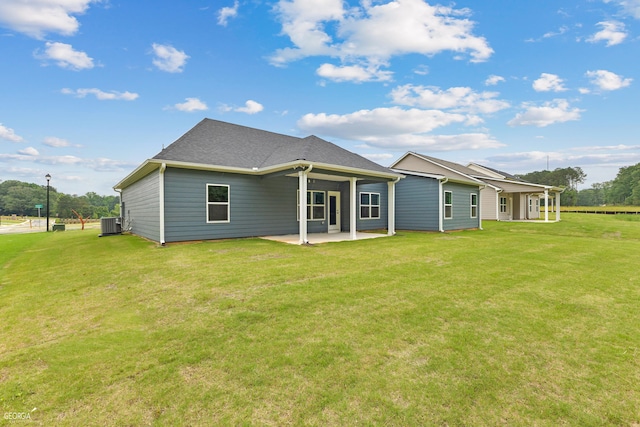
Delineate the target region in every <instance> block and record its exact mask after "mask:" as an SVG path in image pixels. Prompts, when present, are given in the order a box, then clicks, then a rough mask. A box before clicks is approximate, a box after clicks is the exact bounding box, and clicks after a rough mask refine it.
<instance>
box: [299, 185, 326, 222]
mask: <svg viewBox="0 0 640 427" xmlns="http://www.w3.org/2000/svg"><path fill="white" fill-rule="evenodd" d="M325 205H326V201H325V193H324V191H315V190H309V191H307V219H308V220H311V221H324V213H325ZM298 221H300V191H298Z"/></svg>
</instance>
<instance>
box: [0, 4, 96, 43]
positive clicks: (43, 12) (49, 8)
mask: <svg viewBox="0 0 640 427" xmlns="http://www.w3.org/2000/svg"><path fill="white" fill-rule="evenodd" d="M99 1H100V0H28V1H27V0H2V1H0V25H2V26H5V27H8V28H11V29H13V30H15V31H18V32H20V33H23V34H26V35H28V36H30V37H34V38H37V39H42V38H43V37H44V35H45V34H46V33H58V34H62V35H65V36H70V35H73V34H75V33H76V32H77V31H78V28H79V26H80V24H79V23H78V20H77V19H76V18H75V17H74V16H73V15H81V14H83V13H84V12H85V11H86V10H87V9H88V8H89V5H90V4H91V3H96V2H99Z"/></svg>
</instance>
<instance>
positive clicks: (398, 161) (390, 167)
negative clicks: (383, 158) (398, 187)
mask: <svg viewBox="0 0 640 427" xmlns="http://www.w3.org/2000/svg"><path fill="white" fill-rule="evenodd" d="M409 154H414V155H415V154H416V153H414V152H413V151H407V152H406V153H404V154H403V155H402V156H400V158H399V159H398V160H396V161H395V162H393V163H392V164H391V166H389V169H393V167H394V166H395V165H397V164H398V163H400V162H401V161H402V160H403V159H404V158H405V157H407V156H408V155H409Z"/></svg>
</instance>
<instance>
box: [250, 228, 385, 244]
mask: <svg viewBox="0 0 640 427" xmlns="http://www.w3.org/2000/svg"><path fill="white" fill-rule="evenodd" d="M388 236H389V235H388V234H380V233H363V232H360V231H358V232H356V233H355V239H354V236H353V235H352V234H351V233H349V232H342V233H309V234H307V243H308V244H310V245H315V244H319V243H329V242H344V241H347V240H362V239H376V238H378V237H388ZM262 238H263V239H266V240H273V241H275V242H282V243H290V244H292V245H299V244H300V235H299V234H286V235H283V236H263V237H262Z"/></svg>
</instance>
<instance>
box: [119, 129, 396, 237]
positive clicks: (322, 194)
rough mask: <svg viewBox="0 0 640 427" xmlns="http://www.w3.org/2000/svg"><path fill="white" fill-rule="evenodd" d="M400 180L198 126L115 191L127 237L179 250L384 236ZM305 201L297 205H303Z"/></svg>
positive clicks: (292, 144) (282, 138) (318, 142)
mask: <svg viewBox="0 0 640 427" xmlns="http://www.w3.org/2000/svg"><path fill="white" fill-rule="evenodd" d="M401 178H402V175H401V174H399V173H397V172H393V171H391V170H390V169H388V168H385V167H383V166H380V165H378V164H377V163H374V162H372V161H370V160H368V159H365V158H364V157H361V156H359V155H357V154H354V153H352V152H350V151H347V150H345V149H343V148H340V147H338V146H336V145H334V144H332V143H330V142H327V141H325V140H323V139H320V138H318V137H316V136H308V137H306V138H297V137H293V136H287V135H281V134H277V133H272V132H268V131H264V130H259V129H253V128H249V127H245V126H240V125H236V124H231V123H226V122H221V121H217V120H211V119H204V120H202V121H201V122H200V123H198V124H197V125H196V126H195V127H193V128H192V129H191V130H189V131H188V132H187V133H185V134H184V135H183V136H182V137H180V138H179V139H177V140H176V141H175V142H173V143H172V144H171V145H169V146H168V147H166V148H164V149H163V150H162V151H161V152H160V153H158V154H157V155H156V156H154V157H153V158H150V159H148V160H146V161H145V162H144V163H142V164H141V165H140V166H139V167H138V168H136V169H135V170H134V171H133V172H131V173H130V174H129V175H128V176H126V177H125V178H124V179H123V180H122V181H120V182H119V183H118V184H117V185H116V186H115V187H114V189H115V190H116V191H118V192H120V197H121V203H122V205H121V213H122V217H123V225H124V227H125V229H129V230H131V232H132V233H134V234H137V235H140V236H143V237H145V238H148V239H151V240H154V241H157V242H159V243H161V244H165V243H166V242H178V241H189V240H208V239H222V238H238V237H253V236H268V235H284V234H299V243H301V244H304V243H307V242H308V234H309V233H334V232H349V237H350V238H351V239H356V237H357V234H356V231H358V230H360V231H364V230H374V229H387V233H388V234H390V235H392V234H394V230H395V227H394V224H395V219H394V215H395V207H394V202H395V186H396V183H397V182H398V181H399V180H400V179H401ZM300 195H302V197H300Z"/></svg>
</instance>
